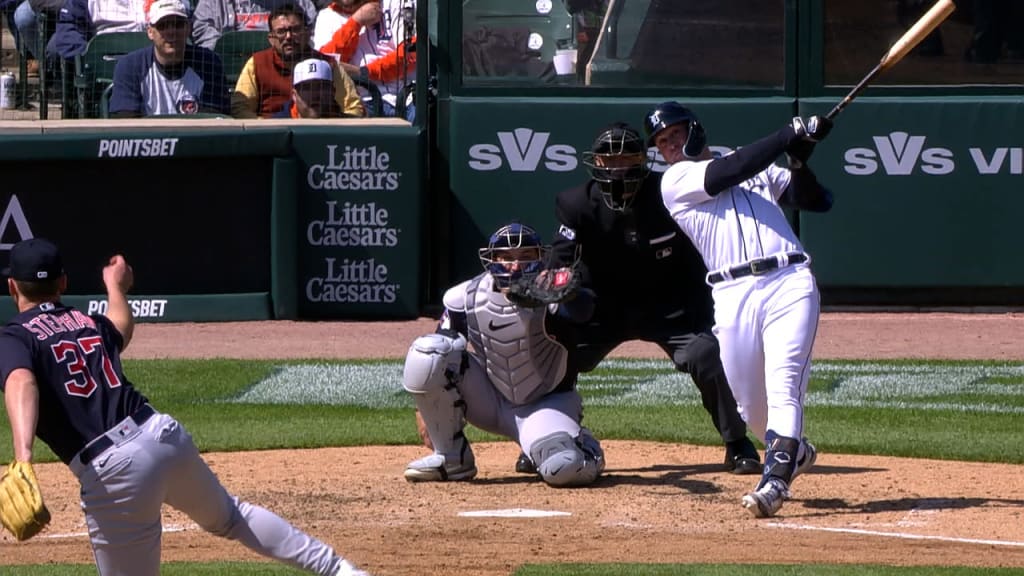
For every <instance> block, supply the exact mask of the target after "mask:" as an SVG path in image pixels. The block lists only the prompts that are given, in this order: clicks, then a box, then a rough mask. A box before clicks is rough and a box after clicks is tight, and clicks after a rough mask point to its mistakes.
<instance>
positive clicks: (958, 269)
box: [800, 97, 1024, 288]
mask: <svg viewBox="0 0 1024 576" xmlns="http://www.w3.org/2000/svg"><path fill="white" fill-rule="evenodd" d="M832 104H834V102H833V101H828V102H824V101H822V102H817V101H809V102H808V101H802V102H801V108H802V110H803V112H804V113H805V114H810V113H822V111H827V110H828V109H829V107H830V106H831V105H832ZM1021 121H1022V111H1021V105H1020V98H1019V97H1018V98H998V97H992V98H986V99H985V100H984V101H979V100H978V99H973V100H964V99H955V98H952V99H933V100H924V99H921V98H915V99H902V100H901V99H882V98H860V99H858V100H857V101H856V102H855V103H854V104H852V105H851V106H849V107H848V108H847V109H846V110H845V111H844V112H843V113H842V115H841V116H839V117H838V118H837V120H836V126H835V128H834V129H833V131H832V134H831V135H830V136H829V138H828V139H827V140H826V141H825V142H823V143H821V144H819V145H818V147H817V150H816V151H815V152H814V156H813V157H812V158H811V162H810V163H811V165H812V166H813V168H814V170H815V172H816V173H817V174H818V177H819V180H820V181H822V182H823V183H825V184H826V185H828V186H829V187H830V188H831V189H832V191H833V195H834V197H835V205H834V207H833V209H832V211H831V212H828V213H826V214H808V213H805V214H801V217H800V235H801V238H802V239H803V241H804V244H805V246H806V247H807V249H808V251H809V252H811V254H812V256H813V258H814V268H815V271H816V273H817V277H818V281H819V283H820V284H821V285H823V286H826V287H828V286H847V287H858V286H860V287H866V286H875V287H898V288H906V287H997V288H998V287H1009V286H1017V287H1020V286H1024V268H1022V267H1020V266H1015V265H1012V263H1016V262H1019V261H1020V254H1019V251H1020V250H1019V243H1018V242H1016V241H1013V240H1012V239H1013V238H1015V237H1016V232H1015V231H1019V230H1020V226H1021V223H1020V214H1021V213H1024V195H1022V194H1021V193H1020V191H1021V184H1022V183H1024V152H1022V150H1024V148H1022V147H1024V141H1022V139H1021V134H1020V132H1019V131H1018V130H1014V129H1013V127H1016V126H1020V124H1021Z"/></svg>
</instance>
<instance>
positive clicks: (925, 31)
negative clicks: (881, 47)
mask: <svg viewBox="0 0 1024 576" xmlns="http://www.w3.org/2000/svg"><path fill="white" fill-rule="evenodd" d="M955 9H956V6H955V5H954V4H953V0H939V1H938V2H936V3H935V5H934V6H932V7H931V8H930V9H928V11H927V12H925V13H924V15H923V16H921V17H920V18H918V20H917V22H914V25H913V26H911V27H910V29H909V30H907V31H906V32H904V33H903V36H900V39H899V40H897V41H896V42H895V43H894V44H893V45H892V47H890V48H889V51H888V52H886V53H885V55H883V56H882V60H881V61H879V63H878V64H876V65H875V67H874V68H872V69H871V72H868V74H867V76H865V77H864V78H863V79H862V80H861V81H860V82H859V83H858V84H857V85H856V86H854V87H853V90H850V93H849V94H847V95H846V96H845V97H844V98H843V99H842V100H840V101H839V103H838V104H836V105H835V107H834V108H832V110H831V111H829V113H828V114H826V115H825V117H826V118H828V119H829V120H831V119H833V118H835V117H836V116H837V115H838V114H839V113H840V112H842V111H843V108H846V106H847V105H849V104H850V102H853V99H854V98H856V97H857V95H858V94H860V93H861V92H862V91H863V90H864V88H866V87H867V86H868V84H869V83H871V81H872V80H874V79H875V77H876V76H878V75H879V74H881V73H882V72H885V71H886V70H888V69H889V68H892V67H893V66H895V65H896V63H897V62H899V61H900V60H902V59H903V57H904V56H906V55H907V53H908V52H910V51H911V50H912V49H913V48H914V46H917V45H918V44H920V43H921V41H922V40H924V39H925V37H926V36H928V35H929V34H931V33H932V31H933V30H935V28H937V27H938V26H939V24H941V23H942V21H943V20H945V19H946V18H948V17H949V15H950V14H952V13H953V10H955Z"/></svg>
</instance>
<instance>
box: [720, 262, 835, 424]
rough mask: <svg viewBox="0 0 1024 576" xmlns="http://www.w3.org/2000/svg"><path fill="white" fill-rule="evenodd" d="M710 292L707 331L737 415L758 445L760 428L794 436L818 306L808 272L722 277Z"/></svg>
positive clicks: (798, 269)
mask: <svg viewBox="0 0 1024 576" xmlns="http://www.w3.org/2000/svg"><path fill="white" fill-rule="evenodd" d="M711 292H712V296H713V297H714V300H715V327H714V330H713V331H714V333H715V336H717V337H718V342H719V346H720V347H721V354H722V366H723V367H724V368H725V375H726V378H727V379H728V380H729V387H730V388H731V389H732V393H733V396H734V397H735V398H736V405H737V408H738V409H739V412H740V415H741V416H742V417H743V419H744V420H745V421H746V422H747V426H748V427H749V428H750V430H751V431H752V432H753V433H754V434H755V435H756V436H757V437H758V439H760V440H761V441H762V442H764V440H765V432H766V431H767V430H773V431H775V433H776V434H778V435H780V436H786V437H789V438H796V439H800V438H802V437H803V422H804V408H803V405H804V396H805V395H806V394H807V382H808V380H809V378H810V372H811V349H812V348H813V347H814V338H815V336H816V335H817V331H818V316H819V312H820V306H821V299H820V297H819V294H818V286H817V283H816V282H815V280H814V275H813V274H812V273H811V270H810V268H808V267H807V266H805V265H796V266H789V267H787V268H783V269H781V270H777V271H774V272H772V273H769V274H766V275H764V276H747V277H744V278H738V279H735V280H727V281H724V282H719V283H717V284H714V285H713V286H712V291H711Z"/></svg>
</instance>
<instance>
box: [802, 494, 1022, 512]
mask: <svg viewBox="0 0 1024 576" xmlns="http://www.w3.org/2000/svg"><path fill="white" fill-rule="evenodd" d="M802 504H803V506H804V508H810V509H816V510H829V511H830V513H838V514H842V513H849V514H880V513H885V512H910V511H923V510H964V509H967V508H980V507H982V506H985V507H994V506H995V507H1004V508H1010V507H1013V508H1022V507H1024V500H1009V499H1006V498H898V499H895V500H872V501H870V502H863V503H857V504H850V503H848V502H846V501H845V500H843V499H841V498H816V499H810V500H803V501H802Z"/></svg>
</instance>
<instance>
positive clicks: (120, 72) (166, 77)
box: [110, 0, 231, 118]
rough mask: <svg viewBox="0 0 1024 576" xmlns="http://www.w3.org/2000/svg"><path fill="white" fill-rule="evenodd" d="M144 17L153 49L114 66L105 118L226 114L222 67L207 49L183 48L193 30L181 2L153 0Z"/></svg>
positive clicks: (227, 103) (228, 108) (128, 56)
mask: <svg viewBox="0 0 1024 576" xmlns="http://www.w3.org/2000/svg"><path fill="white" fill-rule="evenodd" d="M146 13H147V18H148V19H147V23H148V24H147V27H146V33H147V34H148V35H149V39H150V40H152V41H153V47H152V48H149V47H147V48H140V49H139V50H136V51H134V52H130V53H128V54H126V55H125V56H124V57H123V58H121V59H120V60H119V61H118V62H117V66H116V67H115V68H114V91H113V94H112V95H111V99H110V115H111V116H114V117H122V118H125V117H127V118H131V117H139V116H158V115H159V116H163V115H172V114H197V113H200V112H202V113H216V114H225V115H227V114H229V113H230V111H231V101H230V98H229V96H228V90H227V82H226V81H225V79H224V67H223V66H222V65H221V62H220V58H219V57H218V56H217V55H216V54H214V53H213V52H212V51H210V50H207V49H205V48H199V47H198V46H190V45H188V43H187V41H188V37H189V34H190V33H191V31H192V30H191V28H192V27H191V23H190V22H189V12H188V8H187V7H186V6H185V4H184V3H183V2H182V0H155V1H153V2H152V3H151V4H149V6H148V8H147V12H146Z"/></svg>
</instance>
